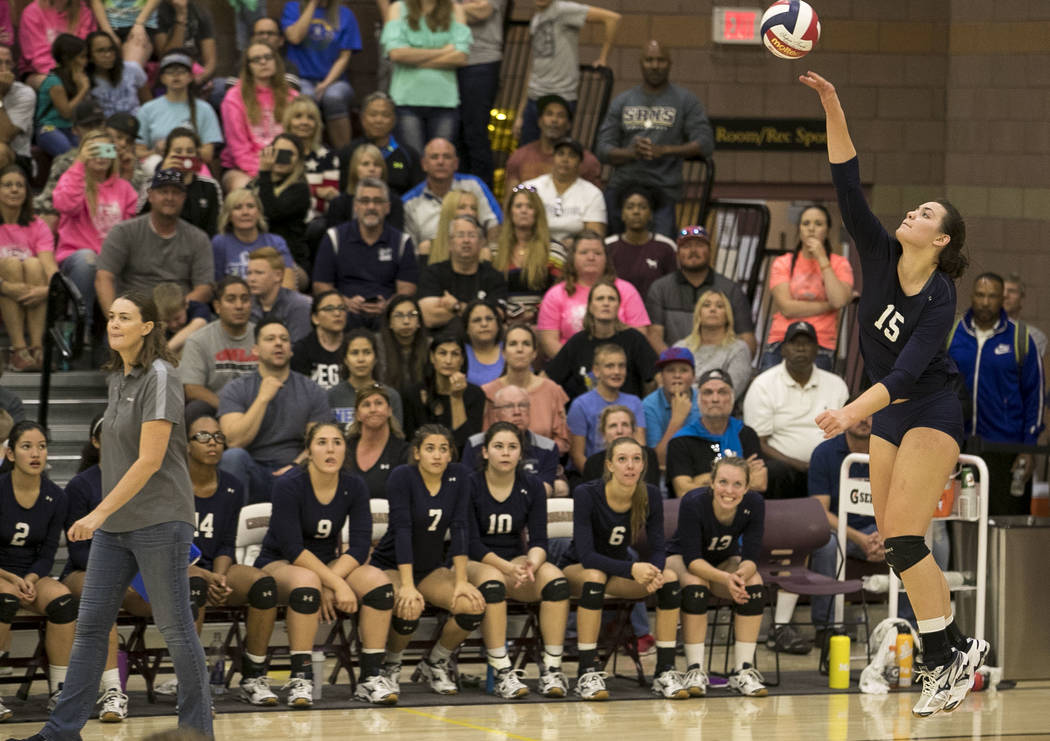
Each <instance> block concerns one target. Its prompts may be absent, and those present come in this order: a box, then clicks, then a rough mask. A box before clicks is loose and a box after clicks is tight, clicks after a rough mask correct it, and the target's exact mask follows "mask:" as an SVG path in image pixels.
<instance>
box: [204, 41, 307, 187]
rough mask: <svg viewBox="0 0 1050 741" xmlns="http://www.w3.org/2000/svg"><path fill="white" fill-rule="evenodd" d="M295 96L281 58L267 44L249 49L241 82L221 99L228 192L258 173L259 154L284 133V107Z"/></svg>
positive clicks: (224, 184) (243, 66)
mask: <svg viewBox="0 0 1050 741" xmlns="http://www.w3.org/2000/svg"><path fill="white" fill-rule="evenodd" d="M296 95H298V93H296V92H295V91H294V90H291V89H289V87H288V83H287V82H285V79H284V62H282V61H281V57H280V55H279V54H278V53H277V52H276V51H274V49H273V48H272V47H270V46H269V45H267V44H262V43H255V44H252V45H251V46H249V47H248V50H247V51H246V52H244V58H243V59H242V60H241V79H240V80H239V81H238V83H237V84H236V85H234V86H233V87H232V88H231V89H230V90H229V91H228V92H227V93H226V97H225V98H223V100H222V133H223V135H224V137H225V139H226V148H225V149H223V150H222V164H223V165H224V166H225V167H226V168H228V169H227V172H226V174H225V175H223V177H222V186H223V190H224V191H225V192H227V193H229V192H230V191H232V190H236V189H237V188H243V187H244V186H246V185H247V184H248V181H249V180H251V179H252V178H253V177H255V176H256V175H258V174H259V153H260V152H261V151H262V150H263V149H265V148H266V147H268V146H269V145H270V142H272V141H273V140H274V138H275V137H276V136H277V135H278V134H281V133H283V132H284V128H283V127H282V126H281V121H282V120H283V118H284V107H285V106H286V105H287V104H288V101H290V100H291V99H292V98H294V97H295V96H296Z"/></svg>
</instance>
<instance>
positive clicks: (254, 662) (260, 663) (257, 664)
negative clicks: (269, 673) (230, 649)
mask: <svg viewBox="0 0 1050 741" xmlns="http://www.w3.org/2000/svg"><path fill="white" fill-rule="evenodd" d="M265 673H266V657H265V656H256V655H255V654H250V653H248V652H247V651H245V652H244V653H243V654H241V676H242V677H243V678H244V679H254V678H255V677H261V676H262V675H263V674H265Z"/></svg>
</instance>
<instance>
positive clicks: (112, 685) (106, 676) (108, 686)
mask: <svg viewBox="0 0 1050 741" xmlns="http://www.w3.org/2000/svg"><path fill="white" fill-rule="evenodd" d="M98 686H99V689H100V690H102V691H103V692H105V691H106V690H119V689H120V669H117V668H116V667H114V668H112V669H106V670H105V671H104V672H102V680H101V681H100V682H99V683H98Z"/></svg>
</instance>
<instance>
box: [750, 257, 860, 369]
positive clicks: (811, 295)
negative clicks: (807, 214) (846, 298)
mask: <svg viewBox="0 0 1050 741" xmlns="http://www.w3.org/2000/svg"><path fill="white" fill-rule="evenodd" d="M794 256H795V255H794V253H791V252H789V253H788V254H786V255H781V256H780V257H778V258H777V259H775V260H774V261H773V264H772V265H771V266H770V268H769V290H770V291H772V290H773V289H774V288H776V287H777V286H779V285H780V284H781V283H787V284H788V288H789V289H790V291H791V298H793V299H799V300H803V301H827V300H828V292H827V291H826V290H825V289H824V279H823V278H822V277H821V275H820V263H818V262H817V261H816V260H814V259H812V258H810V257H803V256H802V255H799V256H798V259H797V260H796V261H795V271H794V273H792V271H791V259H792V258H793V257H794ZM830 260H831V271H832V272H833V273H835V277H837V278H838V279H839V280H841V281H842V282H843V283H846V284H847V285H849V286H850V287H851V288H852V287H853V268H851V267H850V264H849V260H847V259H846V258H845V257H842V256H841V255H835V254H832V255H831V258H830ZM837 317H838V312H837V311H828V312H825V313H823V314H815V315H814V316H801V317H800V316H796V317H793V318H791V319H788V318H787V317H785V316H784V315H783V314H781V313H780V312H779V311H778V312H776V313H775V314H773V323H772V324H771V325H770V327H769V336H768V337H767V338H766V341H767V342H780V341H781V340H783V339H784V333H785V332H787V328H788V325H789V324H791V323H792V322H797V321H799V320H804V321H807V322H809V323H810V324H812V325H813V328H814V329H815V330H817V344H819V345H820V346H821V347H826V348H828V349H829V350H834V349H835V345H836V343H837V336H836V335H837V334H838V322H837Z"/></svg>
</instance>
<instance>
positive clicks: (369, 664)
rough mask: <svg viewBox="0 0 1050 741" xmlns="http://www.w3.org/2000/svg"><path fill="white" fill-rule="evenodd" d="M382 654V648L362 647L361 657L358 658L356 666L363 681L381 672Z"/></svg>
mask: <svg viewBox="0 0 1050 741" xmlns="http://www.w3.org/2000/svg"><path fill="white" fill-rule="evenodd" d="M383 654H384V649H382V648H362V649H361V657H360V659H359V666H358V668H359V669H360V671H361V681H362V682H364V681H365V680H367V679H370V678H372V677H374V676H375V675H377V674H381V673H382V670H383Z"/></svg>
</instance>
